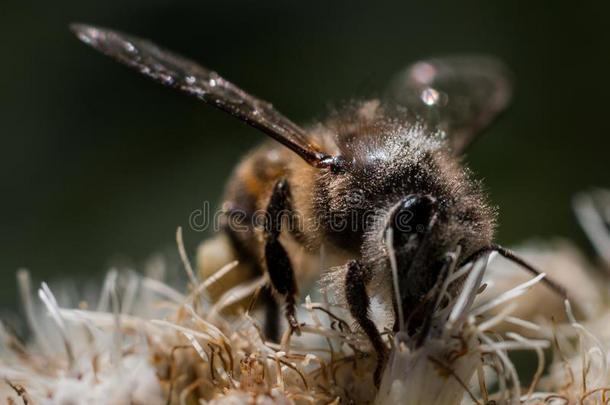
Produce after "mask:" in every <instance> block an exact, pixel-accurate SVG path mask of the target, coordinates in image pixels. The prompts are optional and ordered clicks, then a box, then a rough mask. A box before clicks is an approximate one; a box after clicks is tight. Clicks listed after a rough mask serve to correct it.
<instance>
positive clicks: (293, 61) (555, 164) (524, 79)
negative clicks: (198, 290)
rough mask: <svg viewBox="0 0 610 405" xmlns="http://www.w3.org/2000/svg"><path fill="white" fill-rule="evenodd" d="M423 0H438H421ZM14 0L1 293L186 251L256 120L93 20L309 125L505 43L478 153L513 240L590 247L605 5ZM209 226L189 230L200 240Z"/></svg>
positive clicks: (2, 160) (601, 132)
mask: <svg viewBox="0 0 610 405" xmlns="http://www.w3.org/2000/svg"><path fill="white" fill-rule="evenodd" d="M424 3H425V4H424ZM516 3H517V2H513V1H493V2H492V1H488V0H487V1H478V2H473V1H459V2H458V1H446V2H419V3H415V2H412V1H403V2H392V3H388V2H381V1H375V2H370V3H360V2H355V1H352V2H332V3H331V2H329V1H327V0H324V1H307V2H288V1H284V2H279V1H275V2H262V1H256V2H255V1H224V2H222V4H221V2H220V1H216V2H208V1H201V0H199V1H170V0H148V1H133V0H129V1H121V2H118V1H117V2H103V1H96V2H92V1H89V2H84V1H82V0H81V1H65V0H64V1H56V2H17V1H14V0H9V1H8V2H7V1H3V3H2V5H1V6H0V10H1V12H0V49H1V52H2V57H1V62H2V63H0V89H1V92H0V97H1V98H0V99H1V102H2V108H1V109H0V130H1V138H0V139H1V143H0V187H1V190H2V191H1V193H0V272H1V273H0V282H1V284H0V294H1V295H0V305H1V307H3V308H7V307H12V306H14V305H15V302H16V299H15V296H16V293H15V287H14V286H15V283H14V273H15V270H16V269H17V268H19V267H27V268H29V269H31V271H32V272H33V273H34V275H35V276H36V277H37V278H38V279H42V278H44V279H49V278H50V279H58V278H74V277H75V278H78V279H91V278H98V279H99V278H100V277H101V276H100V275H101V273H102V272H103V271H105V270H106V269H107V267H108V266H109V265H111V264H113V263H116V262H121V263H132V264H133V265H135V266H139V265H141V263H142V262H143V261H144V260H145V259H146V258H147V257H148V256H149V255H150V254H152V253H154V252H157V251H160V250H161V251H163V250H166V249H169V250H172V249H173V246H174V234H175V230H176V227H177V226H179V225H181V226H183V227H187V226H188V217H189V214H190V212H191V211H193V210H194V209H197V208H200V207H201V206H202V204H203V201H206V200H210V201H212V202H213V204H215V203H217V202H218V198H219V195H220V193H221V190H222V186H223V182H224V181H225V179H226V178H227V176H228V174H229V173H230V170H231V168H232V166H233V165H234V164H235V163H236V162H237V161H238V159H239V158H240V156H241V155H242V154H243V152H244V151H246V150H247V149H248V148H250V147H251V146H253V145H255V144H256V142H258V141H259V140H260V139H262V137H263V136H262V135H260V134H258V133H257V132H256V131H255V130H253V129H251V128H249V127H247V126H245V125H243V124H241V123H239V122H237V121H236V120H233V119H231V118H230V117H227V116H225V115H224V114H223V113H221V112H219V111H217V110H215V109H213V108H211V107H208V106H204V105H202V104H200V103H198V102H196V101H195V100H193V99H190V98H187V97H183V96H181V95H178V94H176V93H173V92H172V91H170V90H167V89H165V88H163V87H161V86H159V85H157V84H154V83H152V82H149V81H148V80H146V79H143V78H141V77H139V76H138V75H136V74H135V73H132V72H131V71H128V70H127V69H125V68H124V67H122V66H119V65H117V64H114V63H113V62H111V61H110V60H108V59H106V58H104V57H102V56H100V55H99V54H97V53H95V52H94V51H92V50H91V49H89V48H87V47H85V46H84V45H82V44H81V43H79V42H78V41H77V40H76V39H75V38H73V37H72V35H71V33H70V32H69V31H68V29H67V26H68V23H70V22H73V21H82V22H87V23H93V24H99V25H102V26H109V27H113V28H117V29H120V30H123V31H127V32H131V33H134V34H138V35H139V36H143V37H149V38H151V39H154V40H155V41H157V42H159V43H161V44H163V45H165V46H167V47H169V48H171V49H175V50H177V51H179V52H181V53H184V54H186V55H189V56H191V57H193V58H194V59H196V60H199V61H201V62H202V63H204V64H205V65H206V66H209V67H211V68H213V69H215V70H217V71H219V72H220V73H221V74H223V75H224V76H225V77H227V78H229V79H230V80H232V81H234V82H235V83H237V84H239V85H240V86H242V87H243V88H245V89H247V90H249V91H250V92H252V93H254V94H256V95H258V96H260V97H262V98H265V99H267V100H270V101H272V102H273V103H274V104H275V105H276V106H277V107H278V108H279V109H280V110H281V111H282V112H284V113H285V114H286V115H287V116H289V117H291V118H293V120H295V121H296V122H301V123H307V122H311V121H312V120H314V119H315V118H317V117H318V118H319V117H323V116H324V114H325V111H327V107H328V105H329V104H328V103H329V102H330V101H340V100H345V99H348V98H350V97H352V96H366V95H367V94H368V95H370V94H373V95H374V94H375V93H376V92H379V91H381V90H382V89H383V86H384V84H385V83H386V81H387V80H388V79H389V78H390V77H391V76H392V74H393V73H395V72H396V71H397V70H399V69H400V68H401V67H403V66H405V65H406V64H407V63H409V62H412V61H414V60H416V59H418V58H422V57H426V56H430V55H437V54H445V53H453V52H461V53H463V52H468V53H472V52H477V53H489V54H493V55H497V56H498V57H500V58H502V59H503V60H505V61H506V62H507V64H508V65H509V66H510V67H511V68H512V69H513V71H514V73H515V77H516V85H517V87H516V97H515V101H514V104H513V106H512V108H511V109H510V111H509V112H508V113H507V114H506V115H505V116H504V117H503V118H502V119H501V120H500V121H499V122H498V123H497V125H496V126H495V127H494V128H493V129H492V130H491V131H490V132H489V133H488V134H487V136H485V137H484V138H483V139H481V140H480V142H478V143H477V144H476V145H475V146H474V147H473V148H472V149H471V151H470V154H469V156H468V160H469V162H470V164H471V166H472V167H473V169H474V170H475V171H476V173H477V175H478V176H479V177H481V178H483V179H484V180H485V182H486V185H487V187H488V189H489V193H490V195H491V198H492V200H493V202H494V203H496V204H498V205H499V206H500V208H501V209H500V212H501V216H500V228H499V233H498V240H499V241H500V242H502V243H507V244H511V243H517V242H519V241H522V240H524V239H527V238H532V237H549V236H554V235H563V236H567V237H569V238H571V239H574V240H576V241H577V242H578V243H580V244H582V245H583V246H585V240H584V237H583V236H582V234H581V232H580V231H579V229H578V226H577V224H576V221H575V219H574V217H573V215H572V213H571V208H570V198H571V196H572V195H573V194H574V193H575V192H577V191H579V190H583V189H586V188H589V187H592V186H605V187H608V186H610V175H609V173H608V165H607V160H608V158H609V155H608V151H609V148H608V147H609V145H610V140H609V139H610V138H609V136H610V133H609V131H608V129H609V128H608V126H609V125H608V117H609V115H610V114H609V113H608V111H607V108H608V101H607V99H608V96H609V95H608V90H610V86H608V79H607V77H608V74H609V72H610V66H609V64H608V50H609V49H608V48H609V41H608V40H609V36H608V30H607V28H605V25H606V24H607V22H608V14H607V13H606V11H605V10H604V9H602V2H598V3H597V4H594V3H587V2H569V4H568V3H567V2H566V4H565V5H561V4H559V2H556V1H547V2H528V3H525V2H523V3H521V4H522V5H517V4H516ZM203 237H204V235H203V234H201V233H197V232H194V231H186V233H185V238H186V243H187V247H188V249H189V251H190V252H191V253H192V252H193V251H194V248H195V246H196V244H197V242H198V241H199V240H201V239H202V238H203Z"/></svg>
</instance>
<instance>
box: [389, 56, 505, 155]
mask: <svg viewBox="0 0 610 405" xmlns="http://www.w3.org/2000/svg"><path fill="white" fill-rule="evenodd" d="M511 95H512V85H511V80H510V73H509V72H508V70H507V68H506V67H505V66H504V65H503V64H502V63H501V62H499V61H498V60H496V59H494V58H491V57H486V56H454V57H446V58H438V59H430V60H425V61H420V62H417V63H415V64H413V65H411V66H409V67H408V68H407V69H405V70H404V71H403V72H402V73H400V74H399V75H398V77H397V78H396V80H395V81H394V82H393V83H392V86H391V88H390V90H389V92H388V97H389V99H390V100H391V101H392V102H393V103H396V104H397V105H399V106H403V107H406V109H407V112H408V113H411V114H415V115H417V116H418V117H420V118H423V119H424V120H425V121H427V122H428V123H429V124H431V125H433V126H436V127H438V128H439V129H441V130H443V131H445V132H446V133H447V134H448V136H449V141H450V143H451V146H452V149H453V151H454V153H455V154H457V155H459V154H462V153H463V152H464V150H465V149H466V148H467V147H468V145H469V144H470V143H471V142H472V141H473V140H474V139H475V138H476V136H477V135H478V134H479V133H480V132H481V131H483V130H484V129H485V128H486V127H487V126H488V125H489V124H490V123H491V122H492V121H493V119H494V118H495V117H496V116H497V115H498V114H499V113H500V112H502V111H503V110H504V109H505V108H506V107H507V106H508V104H509V102H510V99H511Z"/></svg>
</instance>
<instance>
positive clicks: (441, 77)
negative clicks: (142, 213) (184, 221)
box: [72, 25, 565, 383]
mask: <svg viewBox="0 0 610 405" xmlns="http://www.w3.org/2000/svg"><path fill="white" fill-rule="evenodd" d="M72 29H73V31H74V32H75V33H76V35H77V36H78V38H80V39H81V40H82V41H83V42H85V43H87V44H88V45H90V46H92V47H93V48H95V49H96V50H98V51H100V52H102V53H104V54H106V55H108V56H110V57H111V58H113V59H114V60H116V61H118V62H120V63H123V64H125V65H127V66H129V67H131V68H133V69H135V70H137V71H138V72H140V73H142V74H143V75H145V76H148V77H150V78H151V79H153V80H155V81H157V82H160V83H162V84H164V85H166V86H169V87H172V88H174V89H177V90H179V91H181V92H184V93H187V94H190V95H192V96H194V97H196V98H198V99H200V100H202V101H204V102H206V103H208V104H211V105H213V106H215V107H216V108H219V109H220V110H222V111H225V112H227V113H229V114H231V115H233V116H235V117H237V118H238V119H240V120H241V121H244V122H245V123H247V124H249V125H251V126H252V127H254V128H256V129H258V130H260V131H261V132H263V133H265V134H267V135H268V136H269V137H270V138H272V140H269V141H267V142H266V143H264V144H262V145H261V146H260V147H258V148H256V149H255V150H253V151H252V152H250V153H249V154H248V155H247V156H246V157H245V158H244V159H243V160H242V161H241V163H240V164H239V165H238V166H237V168H236V169H235V172H234V173H233V175H232V177H231V178H230V180H229V181H228V184H227V187H226V193H225V196H224V204H223V231H222V233H221V235H220V236H219V238H221V240H220V242H218V240H217V243H216V244H214V249H213V250H215V249H216V248H218V247H220V251H221V252H222V251H226V252H231V253H230V254H229V256H234V257H235V258H237V259H239V260H240V261H241V262H242V263H243V264H244V266H245V267H244V270H243V271H244V272H250V273H251V274H252V275H255V274H263V273H264V274H266V277H267V280H268V283H269V286H270V289H271V290H272V291H273V292H274V294H275V296H279V298H281V299H282V300H283V301H284V305H285V317H286V319H287V321H288V324H289V326H290V328H291V329H292V330H296V331H298V329H299V323H298V321H297V319H296V310H295V306H296V296H297V291H298V289H297V286H298V285H299V284H301V283H302V282H304V281H305V280H306V279H307V278H311V277H313V278H316V274H317V273H316V271H315V270H311V268H316V267H318V260H317V257H318V252H319V251H320V249H321V248H322V247H323V248H324V251H325V257H326V258H327V263H328V267H329V268H331V271H330V272H329V273H328V274H329V275H328V277H327V278H326V279H327V280H328V283H330V284H332V285H333V286H334V287H335V288H336V289H337V290H338V291H339V294H340V295H342V296H343V297H344V299H345V302H346V305H347V307H348V309H349V312H350V314H351V316H352V317H353V318H354V320H355V322H356V323H357V324H358V325H359V327H360V328H361V330H362V331H363V332H364V333H365V334H366V335H367V337H368V339H369V340H370V343H371V345H372V347H373V348H374V350H375V351H376V353H377V357H378V361H377V369H376V371H375V380H376V382H377V383H378V382H379V377H380V375H381V372H382V370H383V367H384V363H385V360H386V358H387V350H388V349H387V345H386V343H385V342H384V340H383V339H382V335H381V333H380V331H379V328H378V327H377V325H376V324H375V322H374V321H373V319H372V317H371V309H370V306H371V297H372V296H373V295H375V294H379V295H380V296H384V297H385V298H384V302H386V303H387V305H388V306H389V307H391V310H392V312H393V314H394V325H393V330H394V332H398V331H404V332H405V333H406V334H407V335H409V336H419V339H417V340H416V341H420V342H421V339H422V337H425V334H426V333H427V331H426V319H428V318H429V317H430V313H431V307H430V305H429V302H430V299H429V294H430V292H431V291H433V290H434V287H435V285H438V283H439V282H442V281H443V280H444V277H445V275H446V271H447V270H446V269H447V266H448V262H449V261H450V260H449V259H448V257H449V256H450V255H449V253H451V252H459V257H457V258H454V260H455V263H454V264H457V265H459V266H462V265H465V264H468V263H472V262H473V261H474V260H476V259H477V258H479V257H480V256H482V255H483V254H485V253H487V252H492V251H495V252H498V253H499V254H501V255H503V256H504V257H506V258H508V259H510V260H513V261H515V262H516V263H518V264H519V265H521V266H522V267H523V268H525V269H526V270H529V271H531V272H533V273H536V274H538V273H539V272H538V270H537V269H535V268H533V267H532V266H531V265H529V264H528V263H525V262H524V261H523V260H521V259H520V258H518V257H516V256H515V255H514V254H512V253H511V252H510V251H509V250H507V249H505V248H503V247H501V246H499V245H497V244H495V243H494V242H493V240H494V229H495V227H496V214H495V210H494V209H493V208H492V207H491V205H490V204H489V202H488V199H487V197H486V195H485V193H484V192H483V189H482V185H481V183H480V182H478V181H476V180H474V179H473V176H472V174H471V172H470V171H469V170H468V169H467V168H466V166H465V165H464V164H463V163H462V159H463V156H464V154H465V152H466V150H467V148H468V146H469V145H471V144H472V142H473V141H474V140H475V139H477V137H478V135H479V134H481V133H482V132H483V130H484V129H486V128H487V127H488V126H489V124H490V123H491V122H492V121H493V120H494V119H495V118H496V117H497V116H498V115H499V114H500V113H501V112H502V111H503V110H504V109H505V108H506V107H507V106H508V104H509V101H510V98H511V91H512V86H511V80H510V74H509V73H508V72H507V70H506V68H505V67H504V66H503V65H502V64H501V63H500V62H498V61H497V60H495V59H494V58H490V57H484V56H456V57H446V58H438V59H430V60H425V61H420V62H417V63H415V64H413V65H411V66H409V67H407V68H406V69H405V70H404V71H403V72H402V73H401V74H399V75H398V77H397V79H396V80H395V81H394V83H393V84H392V86H391V87H390V91H388V93H387V94H386V95H385V97H383V98H380V99H373V100H364V101H353V102H351V103H348V104H347V105H346V106H344V107H343V108H342V109H340V110H339V111H338V112H336V113H334V114H331V116H330V117H329V118H328V119H327V120H325V121H324V122H320V123H318V124H316V125H314V126H312V127H310V128H308V129H303V128H301V127H300V126H298V125H296V124H295V123H293V122H292V121H290V120H289V119H288V118H286V117H285V116H283V115H282V114H280V113H279V112H278V111H277V110H276V109H275V108H274V107H273V106H272V105H271V104H269V103H267V102H265V101H262V100H259V99H258V98H256V97H254V96H252V95H250V94H248V93H246V92H245V91H243V90H242V89H240V88H238V87H237V86H235V85H234V84H232V83H231V82H229V81H227V80H226V79H224V78H223V77H221V76H220V75H218V74H217V73H216V72H213V71H211V70H208V69H206V68H204V67H202V66H200V65H199V64H197V63H195V62H193V61H190V60H188V59H186V58H184V57H182V56H179V55H176V54H174V53H172V52H169V51H167V50H164V49H162V48H160V47H158V46H157V45H155V44H153V43H151V42H149V41H147V40H144V39H140V38H136V37H133V36H130V35H126V34H123V33H119V32H115V31H111V30H107V29H100V28H96V27H92V26H86V25H73V26H72ZM261 214H262V215H261ZM302 252H305V256H302ZM299 257H300V258H301V260H298V258H299ZM204 273H205V270H204ZM312 274H313V276H312ZM546 282H547V283H548V284H549V285H550V286H551V287H552V288H554V289H555V290H556V291H558V292H559V293H560V294H562V295H565V293H564V290H563V289H562V287H561V286H559V285H557V284H555V283H553V282H552V281H550V280H548V279H547V281H546ZM457 288H459V287H457ZM384 291H385V292H384ZM388 291H390V293H387V292H388ZM277 312H278V311H277V305H276V304H271V305H269V310H268V314H269V318H270V319H273V318H274V317H277V315H274V314H277ZM276 323H277V322H273V321H272V322H268V324H269V325H271V326H269V327H268V328H267V333H268V338H270V339H273V338H276V336H275V335H276V334H277V326H273V325H275V324H276Z"/></svg>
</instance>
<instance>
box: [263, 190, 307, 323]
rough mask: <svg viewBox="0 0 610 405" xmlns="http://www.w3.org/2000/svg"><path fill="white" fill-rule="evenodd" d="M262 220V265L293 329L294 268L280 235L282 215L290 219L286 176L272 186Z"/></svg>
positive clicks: (290, 210) (294, 311) (295, 289)
mask: <svg viewBox="0 0 610 405" xmlns="http://www.w3.org/2000/svg"><path fill="white" fill-rule="evenodd" d="M266 214H267V215H266V219H265V229H264V236H265V264H266V266H267V274H268V275H269V280H270V281H271V286H272V287H273V289H274V290H275V291H276V292H277V293H278V294H279V295H281V296H282V297H283V298H284V300H285V302H286V311H285V314H286V319H287V320H288V324H289V325H290V328H291V329H292V330H293V331H297V332H298V331H299V323H298V322H297V319H296V302H295V299H296V295H297V285H296V279H295V275H294V269H293V268H292V264H291V263H290V258H289V257H288V253H287V252H286V249H284V247H283V246H282V244H281V243H280V240H279V237H280V234H281V232H282V226H283V224H284V217H285V216H287V217H288V218H287V219H288V220H290V221H292V216H293V213H292V205H291V202H290V188H289V186H288V182H287V181H286V180H285V179H282V180H279V181H278V182H277V183H276V184H275V187H274V188H273V193H272V194H271V198H270V199H269V204H268V205H267V211H266Z"/></svg>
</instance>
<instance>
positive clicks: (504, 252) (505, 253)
mask: <svg viewBox="0 0 610 405" xmlns="http://www.w3.org/2000/svg"><path fill="white" fill-rule="evenodd" d="M488 252H497V253H498V254H500V255H501V256H502V257H504V258H505V259H508V260H510V261H511V262H513V263H515V264H517V265H519V266H520V267H521V268H523V269H525V270H527V271H529V272H530V273H532V274H534V275H536V276H538V275H540V274H543V272H542V271H540V270H538V269H537V268H535V267H534V266H532V265H531V264H529V263H528V262H526V261H525V260H523V259H522V258H521V257H519V256H517V254H515V253H514V252H513V251H512V250H510V249H507V248H505V247H503V246H501V245H497V244H495V243H492V244H491V245H490V246H488V247H484V248H483V249H481V250H479V251H477V252H475V253H474V254H473V255H471V256H470V257H469V258H468V259H467V260H466V261H465V263H468V262H471V261H474V260H476V259H477V258H479V257H480V256H481V255H482V254H485V253H488ZM542 282H543V283H545V284H546V285H547V286H549V287H550V288H551V289H552V290H553V291H555V292H556V293H557V294H558V295H559V296H561V298H563V299H567V298H568V292H567V291H566V289H565V287H563V286H562V285H561V284H559V283H557V282H555V281H553V280H552V279H550V278H549V277H544V278H543V279H542Z"/></svg>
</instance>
